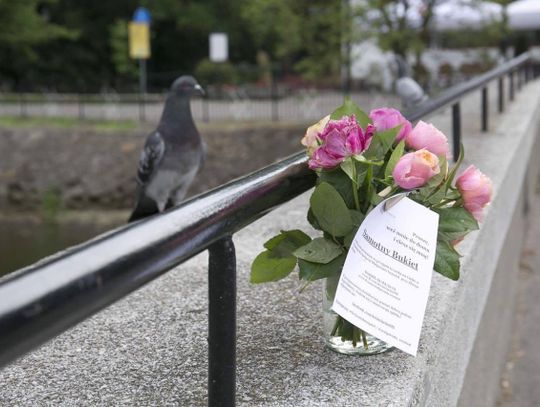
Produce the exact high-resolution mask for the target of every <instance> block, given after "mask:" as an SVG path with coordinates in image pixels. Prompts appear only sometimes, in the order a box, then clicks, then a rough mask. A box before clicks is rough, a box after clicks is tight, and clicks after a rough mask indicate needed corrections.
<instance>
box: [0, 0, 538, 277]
mask: <svg viewBox="0 0 540 407" xmlns="http://www.w3.org/2000/svg"><path fill="white" fill-rule="evenodd" d="M0 20H1V23H0V61H1V63H0V151H2V153H3V154H2V155H1V156H0V275H2V274H5V273H8V272H10V271H13V270H15V269H17V268H20V267H23V266H25V265H28V264H31V263H33V262H34V261H36V260H38V259H40V258H42V257H43V256H46V255H48V254H51V253H54V252H56V251H58V250H61V249H62V248H64V247H66V246H70V245H73V244H76V243H79V242H82V241H85V240H87V239H88V238H90V237H92V236H95V235H97V234H99V233H101V232H103V231H106V230H108V229H110V228H112V227H115V226H117V225H120V224H123V223H125V221H126V219H127V217H128V214H129V209H130V208H131V206H132V203H133V198H134V191H135V174H136V168H137V163H138V157H139V153H140V150H141V147H142V145H143V144H144V139H145V137H146V135H147V134H148V133H149V132H150V131H151V130H152V129H153V128H154V127H155V124H156V123H157V121H158V120H159V117H160V114H161V110H162V107H163V102H164V98H165V95H166V92H167V90H168V88H169V86H170V84H171V83H172V82H173V80H174V79H175V78H177V77H178V76H180V75H183V74H192V75H194V76H195V77H196V78H197V80H198V81H199V83H200V84H201V85H202V86H203V87H204V88H205V90H206V92H207V93H206V96H205V97H204V98H199V99H194V100H192V111H193V115H194V118H195V121H196V123H197V126H198V128H199V131H200V133H201V134H202V137H203V139H204V140H205V142H206V143H207V145H208V153H207V159H206V162H205V166H204V169H203V170H202V172H201V173H200V174H199V175H198V178H197V180H196V182H195V184H194V186H192V188H191V189H190V192H189V194H190V195H194V194H198V193H201V192H204V191H206V190H208V189H211V188H213V187H216V186H218V185H220V184H223V183H224V182H227V181H229V180H231V179H233V178H236V177H239V176H241V175H243V174H246V173H248V172H250V171H253V170H256V169H258V168H260V167H262V166H264V165H267V164H269V163H271V162H274V161H276V160H278V159H280V158H283V157H285V156H287V155H289V154H292V153H294V152H296V151H298V150H299V149H300V144H299V140H300V138H301V137H302V136H303V134H304V132H305V128H306V126H307V125H309V124H311V123H313V122H315V121H318V120H319V119H320V118H321V117H323V116H324V115H326V114H328V113H329V112H330V111H332V110H333V109H334V108H335V107H336V106H338V105H339V104H341V102H342V100H343V96H344V95H347V94H348V95H351V97H352V98H353V99H354V100H355V101H356V102H357V103H358V104H359V105H361V106H362V107H363V108H364V110H370V109H371V108H373V107H380V106H393V107H397V108H402V107H403V104H404V103H405V104H407V103H408V106H407V107H409V108H412V107H414V103H413V104H411V101H410V100H409V101H407V100H405V99H404V95H403V94H402V93H400V92H399V91H398V90H399V89H398V87H397V86H396V85H397V84H398V83H399V80H400V79H403V78H409V79H410V80H411V81H413V83H414V84H416V85H417V86H418V89H420V90H421V91H422V92H423V93H424V94H425V95H426V97H429V96H434V95H436V94H437V93H439V92H441V91H442V90H444V89H446V88H448V87H451V86H452V85H454V84H457V83H460V82H462V81H464V80H466V79H469V78H471V77H473V76H475V75H478V74H480V73H482V72H485V71H487V70H489V69H491V68H493V67H495V66H497V64H499V63H501V62H502V61H504V60H506V59H508V58H511V57H512V56H515V55H518V54H520V53H522V52H524V51H526V50H528V49H531V48H532V49H534V48H535V47H536V46H540V1H538V0H517V1H510V0H498V1H480V0H446V1H445V0H396V1H392V0H319V1H317V0H315V1H313V0H310V1H308V0H197V1H188V0H183V1H179V0H152V1H136V0H109V1H107V2H93V1H75V0H44V1H43V0H42V1H39V0H18V1H17V2H14V1H8V0H0Z"/></svg>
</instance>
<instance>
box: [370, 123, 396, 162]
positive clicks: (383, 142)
mask: <svg viewBox="0 0 540 407" xmlns="http://www.w3.org/2000/svg"><path fill="white" fill-rule="evenodd" d="M401 126H402V125H401V124H400V125H399V126H396V127H393V128H391V129H389V130H385V131H380V132H377V133H375V134H374V135H373V138H372V139H371V144H370V145H369V148H368V149H367V150H366V152H365V153H364V156H365V157H366V158H367V159H373V158H378V159H383V158H384V156H385V155H386V153H387V152H388V150H390V148H391V147H392V144H394V140H395V139H396V136H397V135H398V133H399V130H400V129H401Z"/></svg>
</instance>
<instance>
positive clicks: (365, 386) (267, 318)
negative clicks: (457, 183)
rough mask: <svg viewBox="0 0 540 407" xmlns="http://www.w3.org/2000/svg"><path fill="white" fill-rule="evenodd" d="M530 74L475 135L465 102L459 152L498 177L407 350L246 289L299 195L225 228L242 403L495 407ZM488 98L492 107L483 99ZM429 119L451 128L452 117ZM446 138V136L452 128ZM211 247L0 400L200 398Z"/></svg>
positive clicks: (68, 339)
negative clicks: (339, 347)
mask: <svg viewBox="0 0 540 407" xmlns="http://www.w3.org/2000/svg"><path fill="white" fill-rule="evenodd" d="M490 95H491V96H494V95H495V92H490ZM539 95H540V82H538V81H537V82H535V83H532V84H529V85H527V87H525V88H524V89H523V90H522V91H521V92H520V93H518V94H517V97H516V101H515V102H513V103H512V104H511V105H510V107H509V108H508V110H507V112H506V113H505V114H504V115H502V116H493V115H492V116H491V120H492V123H491V126H492V131H491V132H490V133H489V134H485V135H480V134H478V133H479V132H478V129H477V127H478V126H479V113H478V106H479V95H474V96H471V97H470V98H468V99H467V100H465V101H463V107H462V111H463V112H467V113H466V114H465V116H464V120H463V123H464V135H465V136H464V138H465V143H466V149H467V159H468V161H470V162H474V163H475V164H476V165H478V166H479V167H480V168H481V169H482V171H483V172H485V173H487V174H488V175H489V176H490V177H491V178H492V179H493V182H494V186H495V197H494V200H493V203H492V205H491V207H490V209H489V211H488V213H487V216H486V220H485V222H484V225H483V227H482V229H481V230H480V231H479V232H477V233H474V234H472V235H471V236H470V237H469V238H467V239H466V240H465V241H464V242H463V243H462V244H461V245H460V247H459V249H460V251H461V253H462V254H463V255H464V257H463V262H462V265H463V270H462V278H461V280H460V281H459V282H457V283H456V282H452V281H450V280H446V279H444V278H443V277H441V276H439V275H437V274H435V275H434V278H433V283H432V291H431V294H430V298H429V302H428V307H427V313H426V317H425V321H424V328H423V333H422V337H421V340H420V348H419V354H418V356H417V357H416V358H413V357H410V356H408V355H406V354H404V353H402V352H400V351H392V352H389V353H386V354H383V355H378V356H373V357H366V358H357V357H348V356H343V355H338V354H335V353H333V352H331V351H328V350H326V349H325V348H324V347H323V341H322V338H321V319H322V310H321V297H322V292H321V290H322V289H321V285H320V284H313V285H312V286H311V287H310V288H309V289H307V290H306V291H305V292H304V293H303V294H298V285H297V282H296V281H295V280H294V279H293V278H290V279H288V280H287V281H282V282H279V283H276V284H271V285H264V286H251V285H249V283H248V282H247V281H248V274H249V266H250V263H251V261H252V260H253V258H254V256H255V255H256V254H257V253H258V252H259V251H260V250H261V247H262V243H263V242H264V241H265V240H266V239H268V238H269V237H270V236H272V235H273V234H275V233H276V232H278V231H279V230H280V229H290V228H302V229H304V230H309V229H308V225H307V222H306V221H305V215H306V208H307V201H308V197H309V194H305V195H303V196H301V197H299V198H297V199H295V200H294V201H292V202H291V203H289V204H287V205H285V206H283V207H281V208H279V209H278V210H276V211H275V212H273V213H271V214H270V215H268V216H266V217H264V218H263V219H261V220H260V221H258V222H256V223H255V224H253V225H251V226H249V227H248V228H246V229H244V230H243V231H241V232H240V233H238V234H237V235H236V236H235V243H236V245H237V257H238V272H239V277H238V278H239V281H238V289H239V295H238V312H239V315H238V318H239V321H238V323H239V327H238V363H239V364H238V374H237V381H238V383H237V389H238V393H237V404H238V405H239V406H265V407H274V406H275V407H278V406H306V407H307V406H337V405H351V406H353V405H354V406H454V405H457V404H460V405H463V406H475V407H476V406H483V405H486V406H491V405H493V400H495V398H496V395H497V391H498V386H497V383H498V378H499V372H500V367H501V365H502V361H503V360H504V356H505V353H506V350H507V347H508V340H509V333H510V332H509V326H510V325H509V322H510V318H511V315H512V308H513V297H514V282H515V279H516V270H517V264H518V260H519V256H520V249H521V242H522V236H523V232H524V227H525V222H526V213H525V212H524V210H525V208H526V202H527V201H528V194H530V193H531V192H532V191H533V188H531V183H532V182H533V181H534V180H535V179H536V177H537V175H538V162H537V160H531V157H534V156H535V155H536V154H537V153H538V150H539V149H540V148H539V144H538V143H537V142H535V140H536V135H537V134H538V130H539V127H540V122H539V120H540V97H539ZM491 106H496V105H495V103H493V104H492V105H491ZM432 121H433V122H434V123H435V124H436V125H438V126H440V127H441V128H442V129H446V130H447V131H448V123H449V119H448V115H437V116H435V117H433V118H432ZM448 134H449V132H448ZM206 263H207V255H206V254H202V255H200V256H197V257H196V258H194V259H192V260H190V261H189V262H187V263H185V264H184V265H182V266H181V267H179V268H177V269H175V270H173V271H171V272H170V273H168V274H167V275H166V276H164V277H162V278H159V279H158V280H156V281H154V282H153V283H152V284H149V285H148V286H146V287H144V288H143V289H141V290H139V291H137V292H136V293H134V294H133V295H131V296H129V297H128V298H126V299H125V300H123V301H121V302H119V303H117V304H115V305H114V306H111V307H110V308H108V309H107V310H105V311H103V312H101V313H99V314H98V315H96V316H95V317H93V318H91V319H89V320H87V321H85V322H84V323H82V324H80V325H78V326H77V327H75V328H74V329H72V330H70V331H68V332H66V333H65V334H63V335H61V336H59V337H58V338H56V339H54V340H53V341H51V342H50V343H49V344H47V345H45V346H44V347H42V348H41V349H39V350H37V351H35V352H33V353H31V354H29V355H27V356H26V357H24V358H23V359H21V360H19V361H18V362H16V363H14V364H13V365H11V366H9V367H7V368H6V369H4V370H3V371H2V372H1V374H0V405H9V406H19V405H20V406H39V405H60V404H61V405H63V406H84V405H92V406H94V405H116V406H119V405H126V406H131V405H179V406H203V405H205V404H206V380H207V379H206V366H207V359H206V352H207V346H206V332H207V325H206V316H207V299H206V296H207V284H206V273H207V271H206Z"/></svg>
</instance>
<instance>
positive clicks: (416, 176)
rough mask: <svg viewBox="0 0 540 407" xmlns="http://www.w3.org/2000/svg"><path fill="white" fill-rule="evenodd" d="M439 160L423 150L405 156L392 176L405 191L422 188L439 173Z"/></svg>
mask: <svg viewBox="0 0 540 407" xmlns="http://www.w3.org/2000/svg"><path fill="white" fill-rule="evenodd" d="M439 171H440V169H439V159H438V158H437V156H436V155H435V154H433V153H431V152H429V151H428V150H425V149H422V150H418V151H414V152H412V153H408V154H405V155H404V156H403V157H401V158H400V159H399V161H398V162H397V164H396V166H395V168H394V171H393V172H392V176H393V177H394V181H395V182H396V184H397V185H399V186H400V187H401V188H403V189H414V188H418V187H421V186H422V185H424V184H425V183H426V182H428V181H429V180H430V179H431V177H433V176H434V175H437V174H438V173H439Z"/></svg>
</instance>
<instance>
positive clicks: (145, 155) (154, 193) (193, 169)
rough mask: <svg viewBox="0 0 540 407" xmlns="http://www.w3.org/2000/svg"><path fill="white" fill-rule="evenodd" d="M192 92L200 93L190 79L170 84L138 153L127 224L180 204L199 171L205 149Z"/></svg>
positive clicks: (177, 80)
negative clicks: (133, 200)
mask: <svg viewBox="0 0 540 407" xmlns="http://www.w3.org/2000/svg"><path fill="white" fill-rule="evenodd" d="M196 91H198V92H200V93H202V94H203V93H204V91H203V89H202V87H201V86H200V85H199V84H198V83H197V81H196V80H195V78H193V77H192V76H181V77H180V78H178V79H176V80H175V81H174V83H173V84H172V86H171V89H170V91H169V94H168V95H167V99H166V100H165V106H164V108H163V114H162V115H161V119H160V121H159V124H158V126H157V128H156V130H154V131H153V132H152V133H150V134H149V135H148V138H147V139H146V144H145V145H144V148H143V150H142V152H141V158H140V161H139V168H138V171H137V184H138V188H137V202H136V205H135V209H134V210H133V213H132V214H131V216H130V218H129V222H132V221H134V220H138V219H141V218H145V217H147V216H150V215H154V214H156V213H158V212H163V211H164V210H165V209H168V208H170V207H172V206H174V205H177V204H178V203H180V202H181V201H182V199H183V198H184V196H185V195H186V192H187V190H188V188H189V185H190V184H191V182H192V181H193V179H194V178H195V175H196V174H197V172H198V170H199V168H200V167H201V165H202V163H203V160H204V152H205V147H204V143H203V141H202V140H201V137H200V136H199V132H198V131H197V128H196V127H195V123H194V122H193V118H192V116H191V107H190V97H191V95H192V94H193V93H195V92H196Z"/></svg>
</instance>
